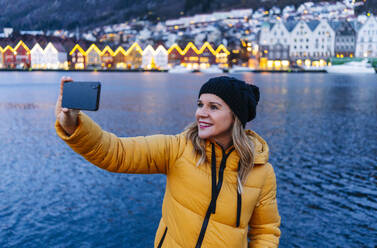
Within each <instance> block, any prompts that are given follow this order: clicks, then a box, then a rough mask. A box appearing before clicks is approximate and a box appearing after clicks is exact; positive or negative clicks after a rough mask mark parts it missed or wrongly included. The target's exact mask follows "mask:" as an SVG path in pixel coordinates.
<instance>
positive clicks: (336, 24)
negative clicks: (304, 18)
mask: <svg viewBox="0 0 377 248" xmlns="http://www.w3.org/2000/svg"><path fill="white" fill-rule="evenodd" d="M343 22H344V21H329V22H328V23H329V25H330V27H331V28H332V29H333V30H334V31H335V32H336V31H338V29H339V28H340V27H341V26H342V23H343Z"/></svg>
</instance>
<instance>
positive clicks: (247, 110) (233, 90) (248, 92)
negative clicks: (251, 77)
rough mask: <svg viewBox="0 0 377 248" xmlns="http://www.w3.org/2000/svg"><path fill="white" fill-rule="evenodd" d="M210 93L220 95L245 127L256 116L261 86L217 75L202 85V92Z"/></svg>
mask: <svg viewBox="0 0 377 248" xmlns="http://www.w3.org/2000/svg"><path fill="white" fill-rule="evenodd" d="M205 93H210V94H214V95H216V96H218V97H220V98H221V99H222V100H223V101H224V102H226V104H228V106H229V107H230V109H231V110H232V111H233V113H234V114H235V115H236V116H237V117H238V119H239V120H240V121H241V123H242V125H243V127H245V125H246V123H247V122H248V121H251V120H252V119H254V118H255V115H256V107H257V105H258V101H259V88H258V87H257V86H255V85H251V84H247V83H245V82H244V81H241V80H238V79H236V78H233V77H225V76H221V77H215V78H211V79H210V80H208V81H207V82H206V83H205V84H203V85H202V87H201V88H200V91H199V97H200V95H201V94H205Z"/></svg>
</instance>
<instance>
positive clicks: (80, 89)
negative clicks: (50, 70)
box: [62, 82, 101, 111]
mask: <svg viewBox="0 0 377 248" xmlns="http://www.w3.org/2000/svg"><path fill="white" fill-rule="evenodd" d="M100 94H101V83H100V82H66V83H64V85H63V99H62V107H63V108H69V109H79V110H89V111H97V110H98V108H99V97H100Z"/></svg>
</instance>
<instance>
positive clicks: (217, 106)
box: [195, 94, 234, 148]
mask: <svg viewBox="0 0 377 248" xmlns="http://www.w3.org/2000/svg"><path fill="white" fill-rule="evenodd" d="M195 117H196V122H197V124H198V134H199V137H200V138H201V139H211V138H212V139H214V140H215V141H216V142H217V143H219V144H220V145H221V146H223V147H224V148H226V147H227V146H228V145H229V144H230V142H231V141H232V127H233V123H234V118H233V113H232V110H231V109H230V108H229V106H228V105H227V104H226V103H225V102H224V101H223V100H222V99H221V98H220V97H218V96H216V95H214V94H202V95H200V98H199V100H198V108H197V109H196V113H195Z"/></svg>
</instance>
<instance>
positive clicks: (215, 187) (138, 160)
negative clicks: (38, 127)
mask: <svg viewBox="0 0 377 248" xmlns="http://www.w3.org/2000/svg"><path fill="white" fill-rule="evenodd" d="M66 81H71V80H70V79H69V78H63V79H62V82H61V92H60V96H59V98H58V101H57V105H56V117H57V121H56V131H57V133H58V135H59V136H60V137H61V138H62V139H63V140H64V141H65V142H66V143H67V144H68V145H69V146H70V147H71V148H72V149H73V150H74V151H76V152H77V153H79V154H81V155H82V156H84V157H85V158H86V159H87V160H88V161H90V162H91V163H93V164H95V165H97V166H99V167H101V168H103V169H106V170H108V171H111V172H122V173H143V174H149V173H164V174H166V176H167V182H166V184H167V185H166V192H165V196H164V201H163V206H162V218H161V220H160V224H159V227H158V230H157V233H156V237H155V242H154V246H155V247H174V248H175V247H189V248H192V247H195V248H199V247H203V248H204V247H216V248H218V247H227V248H230V247H237V248H238V247H277V246H278V243H279V237H280V229H279V226H280V216H279V213H278V209H277V202H276V179H275V174H274V171H273V168H272V166H271V164H269V163H268V146H267V144H266V142H265V141H264V140H263V139H262V138H261V137H260V136H259V135H257V134H256V133H255V132H253V131H250V130H244V127H245V125H246V123H247V122H248V121H251V120H252V119H254V118H255V115H256V106H257V104H258V101H259V89H258V87H256V86H253V85H249V84H246V83H245V82H243V81H240V80H237V79H235V78H230V77H217V78H212V79H210V80H209V81H208V82H206V83H205V84H204V85H203V86H202V87H201V89H200V92H199V99H198V107H197V110H196V113H195V117H196V121H195V122H194V123H192V124H191V125H189V126H188V127H187V128H186V130H185V131H184V132H183V133H181V134H178V135H175V136H170V135H153V136H147V137H134V138H118V137H116V136H115V135H114V134H111V133H108V132H105V131H103V130H101V128H100V127H99V126H98V125H97V124H96V123H95V122H93V121H92V120H91V119H90V118H89V117H88V116H87V115H85V114H84V113H81V112H79V111H73V110H69V109H62V108H61V99H62V94H63V92H62V88H63V84H64V82H66Z"/></svg>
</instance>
